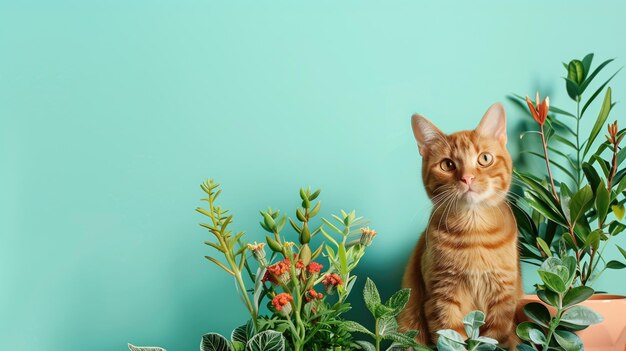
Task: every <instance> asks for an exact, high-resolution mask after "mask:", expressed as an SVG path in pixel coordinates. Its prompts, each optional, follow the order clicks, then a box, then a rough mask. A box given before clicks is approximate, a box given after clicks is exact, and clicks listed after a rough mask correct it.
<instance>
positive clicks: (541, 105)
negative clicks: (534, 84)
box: [526, 92, 550, 126]
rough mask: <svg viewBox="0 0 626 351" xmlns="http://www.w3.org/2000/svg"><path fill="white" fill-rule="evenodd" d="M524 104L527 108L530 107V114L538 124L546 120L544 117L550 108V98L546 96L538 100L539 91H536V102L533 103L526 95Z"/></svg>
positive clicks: (541, 124)
mask: <svg viewBox="0 0 626 351" xmlns="http://www.w3.org/2000/svg"><path fill="white" fill-rule="evenodd" d="M526 104H527V105H528V109H530V114H532V115H533V118H534V119H535V121H537V123H539V125H540V126H543V124H544V123H545V122H546V117H548V110H550V98H549V97H547V96H546V98H545V99H543V101H541V102H540V100H539V92H537V99H536V103H535V104H533V102H532V101H530V98H529V97H528V96H526Z"/></svg>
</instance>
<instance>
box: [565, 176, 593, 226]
mask: <svg viewBox="0 0 626 351" xmlns="http://www.w3.org/2000/svg"><path fill="white" fill-rule="evenodd" d="M592 200H593V191H592V190H591V187H590V186H589V185H585V186H584V187H583V188H582V189H580V190H578V192H577V193H576V194H574V196H572V199H571V201H570V203H569V211H570V221H571V223H572V224H575V223H576V221H578V218H579V217H580V216H582V215H583V214H584V213H585V212H587V211H588V210H589V209H590V208H591V206H593V201H592Z"/></svg>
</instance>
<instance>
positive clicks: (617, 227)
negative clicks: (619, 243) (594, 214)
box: [609, 221, 626, 236]
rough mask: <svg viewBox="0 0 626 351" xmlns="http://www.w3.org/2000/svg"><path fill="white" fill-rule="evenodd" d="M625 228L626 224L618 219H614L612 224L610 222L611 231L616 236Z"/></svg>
mask: <svg viewBox="0 0 626 351" xmlns="http://www.w3.org/2000/svg"><path fill="white" fill-rule="evenodd" d="M624 229H626V225H624V224H622V223H620V222H618V221H612V222H611V224H609V233H610V234H611V235H612V236H615V235H617V234H619V233H621V232H623V231H624Z"/></svg>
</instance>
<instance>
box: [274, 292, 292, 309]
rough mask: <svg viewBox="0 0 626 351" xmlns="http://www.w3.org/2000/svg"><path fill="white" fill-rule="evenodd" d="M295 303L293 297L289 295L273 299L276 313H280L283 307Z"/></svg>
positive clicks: (281, 294)
mask: <svg viewBox="0 0 626 351" xmlns="http://www.w3.org/2000/svg"><path fill="white" fill-rule="evenodd" d="M291 301H293V296H291V295H289V294H287V293H280V294H278V295H276V296H274V298H273V299H272V305H273V306H274V308H276V311H280V310H282V309H283V307H285V306H287V305H289V303H290V302H291Z"/></svg>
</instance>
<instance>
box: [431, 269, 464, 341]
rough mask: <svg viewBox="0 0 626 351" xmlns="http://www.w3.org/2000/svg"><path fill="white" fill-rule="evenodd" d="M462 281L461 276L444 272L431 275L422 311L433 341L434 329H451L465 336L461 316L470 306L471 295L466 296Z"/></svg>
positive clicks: (434, 337) (435, 336)
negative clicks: (429, 287) (430, 286)
mask: <svg viewBox="0 0 626 351" xmlns="http://www.w3.org/2000/svg"><path fill="white" fill-rule="evenodd" d="M463 281H464V279H463V278H462V277H461V276H456V275H455V276H452V275H450V274H449V273H446V272H441V274H434V275H433V277H432V283H431V284H432V288H431V292H430V294H429V297H428V299H427V300H426V303H425V306H424V312H425V317H426V320H427V321H428V329H429V330H430V331H431V333H432V339H433V342H435V343H436V342H437V338H438V335H437V334H436V331H438V330H441V329H452V330H455V331H457V332H458V333H459V334H461V335H462V336H463V338H466V337H467V335H466V334H465V329H464V328H463V317H464V315H465V312H467V311H469V309H470V307H471V306H469V301H471V297H470V296H468V293H467V289H465V284H464V283H463Z"/></svg>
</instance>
